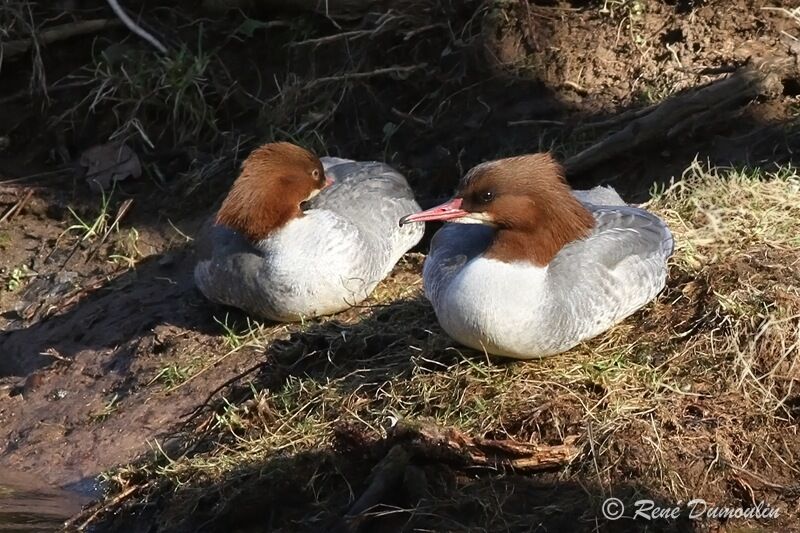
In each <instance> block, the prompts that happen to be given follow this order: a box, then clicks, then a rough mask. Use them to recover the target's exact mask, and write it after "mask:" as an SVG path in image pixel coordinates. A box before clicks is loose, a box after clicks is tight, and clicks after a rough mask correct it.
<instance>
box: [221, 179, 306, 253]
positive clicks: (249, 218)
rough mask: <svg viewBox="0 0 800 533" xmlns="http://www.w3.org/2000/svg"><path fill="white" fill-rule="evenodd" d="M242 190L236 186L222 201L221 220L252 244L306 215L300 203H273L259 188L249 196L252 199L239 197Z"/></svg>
mask: <svg viewBox="0 0 800 533" xmlns="http://www.w3.org/2000/svg"><path fill="white" fill-rule="evenodd" d="M240 192H241V191H239V190H237V189H235V188H234V189H233V190H232V191H231V194H230V195H229V196H228V198H227V199H226V200H225V202H224V203H223V204H222V207H221V208H220V210H219V213H218V215H217V223H218V224H222V225H224V226H227V227H229V228H231V229H232V230H234V231H237V232H239V233H241V234H242V235H244V236H245V237H247V239H248V240H249V241H250V242H252V243H257V242H259V241H261V240H263V239H265V238H267V237H269V236H270V235H272V234H273V233H274V232H276V231H278V230H279V229H281V228H282V227H284V226H285V225H286V224H288V223H289V222H290V221H291V220H293V219H295V218H298V217H302V216H303V212H302V210H301V209H300V204H299V203H294V202H288V201H287V202H280V203H276V202H274V201H273V202H270V201H269V200H270V198H269V197H268V195H267V194H266V193H265V192H263V191H259V192H258V193H255V194H251V195H249V198H248V199H247V200H248V201H244V199H243V198H239V196H244V195H241V194H239V193H240Z"/></svg>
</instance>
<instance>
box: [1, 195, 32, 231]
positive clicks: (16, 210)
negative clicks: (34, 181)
mask: <svg viewBox="0 0 800 533" xmlns="http://www.w3.org/2000/svg"><path fill="white" fill-rule="evenodd" d="M31 196H33V189H28V193H27V194H26V195H25V196H23V197H22V200H20V201H19V202H17V203H16V204H14V205H12V206H11V208H10V209H9V210H8V211H6V213H5V214H4V215H3V216H2V218H0V224H2V223H3V222H6V221H9V222H10V221H11V219H12V218H14V216H16V214H17V213H19V212H21V211H22V209H23V208H24V207H25V204H27V203H28V200H30V199H31Z"/></svg>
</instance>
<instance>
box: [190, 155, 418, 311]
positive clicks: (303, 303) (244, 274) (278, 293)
mask: <svg viewBox="0 0 800 533" xmlns="http://www.w3.org/2000/svg"><path fill="white" fill-rule="evenodd" d="M419 209H420V207H419V204H418V203H417V202H416V200H415V199H414V194H413V191H412V190H411V188H410V187H409V185H408V182H407V181H406V179H405V177H404V176H403V175H402V174H400V173H399V172H398V171H397V170H395V169H394V168H392V167H390V166H389V165H387V164H385V163H381V162H377V161H362V162H357V161H353V160H351V159H343V158H337V157H321V158H320V157H317V156H316V155H314V154H313V153H312V152H310V151H308V150H306V149H305V148H302V147H300V146H297V145H294V144H291V143H287V142H276V143H268V144H265V145H263V146H260V147H258V148H257V149H255V150H253V151H252V152H251V153H250V154H249V155H248V156H247V158H246V159H245V160H244V162H243V163H242V166H241V172H240V173H239V175H238V177H237V178H236V179H235V181H234V182H233V184H232V186H231V188H230V190H229V192H228V194H227V196H226V197H225V199H224V200H223V202H222V204H221V206H220V208H219V210H218V211H217V213H216V216H215V217H214V219H213V221H211V222H210V223H208V224H207V225H206V228H205V230H203V231H201V235H200V236H199V237H198V239H199V241H200V242H199V244H198V261H197V264H196V266H195V269H194V280H195V283H196V285H197V287H198V288H199V290H200V292H201V293H202V294H203V295H204V296H205V298H207V299H208V300H210V301H212V302H214V303H217V304H222V305H226V306H231V307H235V308H238V309H241V310H243V311H245V312H246V313H248V314H251V315H254V316H256V317H259V318H265V319H269V320H272V321H277V322H297V321H302V320H305V319H306V318H313V317H318V316H323V315H330V314H334V313H338V312H340V311H343V310H345V309H348V308H350V307H353V306H355V305H357V304H359V303H361V302H362V301H363V300H365V299H366V298H367V297H368V296H369V295H370V293H372V291H373V290H374V289H375V287H376V285H377V284H378V283H379V282H380V281H381V280H383V279H384V278H385V277H386V276H387V275H388V274H389V273H390V272H391V270H392V269H393V268H394V266H395V264H396V263H397V262H398V261H399V260H400V258H401V257H402V256H403V254H405V253H406V252H407V251H408V250H409V249H411V248H412V247H413V246H415V245H416V244H417V243H418V242H419V241H420V239H421V238H422V236H423V233H424V228H421V227H420V228H413V227H400V226H398V224H397V220H398V218H399V217H400V216H401V215H403V214H404V213H408V212H409V211H410V210H419Z"/></svg>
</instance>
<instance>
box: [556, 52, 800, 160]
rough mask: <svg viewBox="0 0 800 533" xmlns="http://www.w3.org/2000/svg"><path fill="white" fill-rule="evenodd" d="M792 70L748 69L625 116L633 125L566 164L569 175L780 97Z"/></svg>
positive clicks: (786, 62) (763, 65) (782, 63)
mask: <svg viewBox="0 0 800 533" xmlns="http://www.w3.org/2000/svg"><path fill="white" fill-rule="evenodd" d="M791 64H792V60H791V59H788V58H784V59H773V60H766V61H760V62H758V63H751V64H749V65H747V66H745V67H743V68H741V69H739V70H737V71H736V72H735V73H733V74H732V75H731V76H728V77H727V78H723V79H720V80H717V81H714V82H712V83H710V84H708V85H706V86H704V87H701V88H699V89H696V90H693V91H687V92H684V93H682V94H678V95H676V96H673V97H671V98H668V99H667V100H665V101H664V102H662V103H661V104H658V105H656V106H652V107H650V108H646V109H645V110H640V111H636V112H632V113H631V112H629V113H628V114H625V115H626V118H628V117H630V118H632V120H631V121H630V122H628V124H627V125H626V126H625V127H624V128H623V129H622V130H620V131H617V132H615V133H612V134H611V135H609V136H608V137H606V138H605V139H603V140H602V141H600V142H598V143H597V144H594V145H592V146H590V147H589V148H587V149H585V150H584V151H582V152H580V153H579V154H577V155H574V156H572V157H571V158H569V159H567V161H566V162H565V166H566V168H567V172H569V173H571V174H578V173H581V172H585V171H586V170H588V169H589V168H591V167H593V166H596V165H598V164H599V163H602V162H604V161H607V160H609V159H612V158H614V157H616V156H619V155H621V154H623V153H626V152H630V151H631V150H632V149H635V148H637V147H639V146H642V145H644V144H648V143H652V142H654V141H657V140H667V139H672V138H675V137H676V136H677V135H679V134H682V133H684V132H686V131H687V130H691V129H693V128H695V127H698V126H707V125H708V124H709V123H712V122H714V121H715V120H718V117H725V116H730V112H731V111H732V110H735V109H737V108H739V107H740V106H742V105H743V104H746V103H748V102H751V101H752V100H753V99H755V98H757V97H759V96H764V95H775V94H781V93H782V91H783V84H782V77H783V76H784V75H786V73H787V71H788V69H789V68H790V66H791ZM612 123H614V121H606V123H605V125H607V124H612ZM599 125H604V124H599ZM595 126H598V125H597V124H596V125H595Z"/></svg>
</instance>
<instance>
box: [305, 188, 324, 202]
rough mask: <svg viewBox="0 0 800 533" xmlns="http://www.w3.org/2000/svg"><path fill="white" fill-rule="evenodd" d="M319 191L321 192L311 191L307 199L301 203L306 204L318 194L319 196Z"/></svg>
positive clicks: (317, 190)
mask: <svg viewBox="0 0 800 533" xmlns="http://www.w3.org/2000/svg"><path fill="white" fill-rule="evenodd" d="M320 190H321V189H314V190H313V191H311V194H309V195H308V198H306V199H305V200H303V201H304V202H307V201H309V200H311V199H312V198H314V197H315V196H316V195H318V194H319V191H320Z"/></svg>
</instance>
